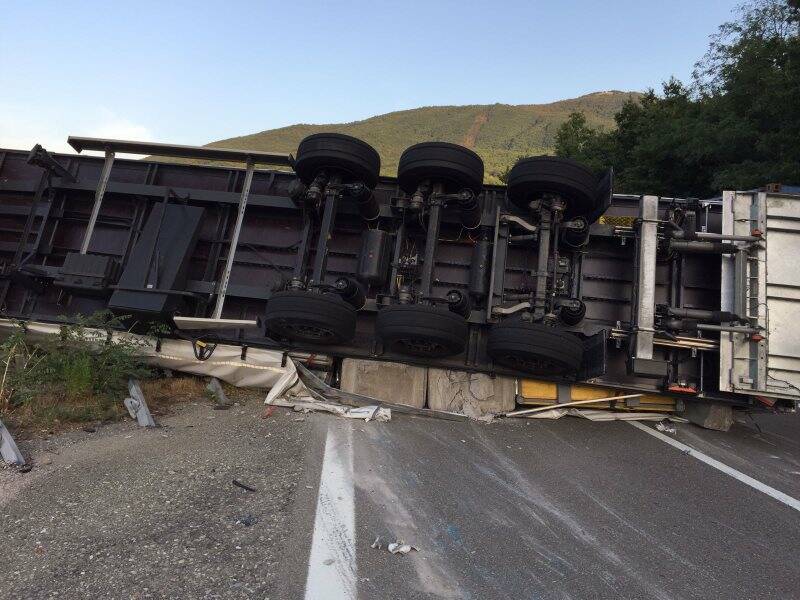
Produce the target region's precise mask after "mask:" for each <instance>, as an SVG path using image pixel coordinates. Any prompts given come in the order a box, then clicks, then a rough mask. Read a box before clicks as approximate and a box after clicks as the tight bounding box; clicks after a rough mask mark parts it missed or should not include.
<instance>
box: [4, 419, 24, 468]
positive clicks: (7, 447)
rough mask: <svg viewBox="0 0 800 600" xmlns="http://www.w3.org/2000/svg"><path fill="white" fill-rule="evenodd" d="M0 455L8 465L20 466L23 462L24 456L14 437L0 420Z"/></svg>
mask: <svg viewBox="0 0 800 600" xmlns="http://www.w3.org/2000/svg"><path fill="white" fill-rule="evenodd" d="M0 456H2V457H3V460H4V461H5V462H7V463H8V464H10V465H18V466H22V465H24V464H25V457H24V456H22V452H20V451H19V448H18V447H17V444H16V442H14V438H13V437H11V432H10V431H9V430H8V428H7V427H6V426H5V425H3V422H2V421H0Z"/></svg>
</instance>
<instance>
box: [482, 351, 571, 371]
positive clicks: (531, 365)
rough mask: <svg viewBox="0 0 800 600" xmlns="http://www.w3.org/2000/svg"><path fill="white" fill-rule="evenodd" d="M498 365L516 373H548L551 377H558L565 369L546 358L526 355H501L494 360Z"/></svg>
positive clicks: (562, 364) (558, 363)
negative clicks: (507, 367) (509, 368)
mask: <svg viewBox="0 0 800 600" xmlns="http://www.w3.org/2000/svg"><path fill="white" fill-rule="evenodd" d="M495 360H496V361H497V362H499V363H502V364H504V365H507V366H509V367H511V368H512V369H515V370H517V371H524V372H526V373H542V374H544V373H549V374H553V375H560V374H562V373H563V372H565V371H566V370H567V369H566V367H565V365H564V363H562V362H560V361H557V360H553V359H552V358H548V357H546V356H538V355H528V356H521V355H519V354H513V353H508V354H501V355H499V356H497V357H496V358H495Z"/></svg>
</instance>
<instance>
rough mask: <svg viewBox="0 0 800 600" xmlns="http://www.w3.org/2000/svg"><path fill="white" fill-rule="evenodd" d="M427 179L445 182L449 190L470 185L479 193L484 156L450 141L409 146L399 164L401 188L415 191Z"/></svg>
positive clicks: (409, 192)
mask: <svg viewBox="0 0 800 600" xmlns="http://www.w3.org/2000/svg"><path fill="white" fill-rule="evenodd" d="M426 180H433V181H435V182H440V183H443V184H444V185H445V193H448V194H449V193H455V192H458V191H460V190H462V189H464V188H467V189H470V190H472V192H473V193H474V194H475V195H476V196H477V195H478V194H480V193H481V189H482V188H483V160H481V157H480V156H478V155H477V154H475V153H474V152H473V151H472V150H470V149H469V148H464V147H463V146H459V145H458V144H449V143H447V142H423V143H422V144H416V145H414V146H411V147H410V148H406V150H405V152H403V154H402V155H401V156H400V162H399V164H398V165H397V182H398V183H399V184H400V189H402V190H403V191H404V192H406V193H407V194H413V193H414V192H416V191H417V188H418V187H419V184H420V183H422V182H424V181H426Z"/></svg>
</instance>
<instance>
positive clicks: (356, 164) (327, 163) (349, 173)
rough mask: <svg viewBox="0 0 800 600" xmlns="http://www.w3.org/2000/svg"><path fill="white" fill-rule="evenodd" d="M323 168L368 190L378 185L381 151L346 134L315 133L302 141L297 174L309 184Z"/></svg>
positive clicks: (295, 167)
mask: <svg viewBox="0 0 800 600" xmlns="http://www.w3.org/2000/svg"><path fill="white" fill-rule="evenodd" d="M321 169H327V170H330V171H335V172H337V173H339V174H341V175H342V176H343V178H344V183H353V182H357V181H360V182H362V183H364V184H365V185H366V186H367V187H368V188H370V189H371V188H374V187H375V186H376V185H377V183H378V175H379V174H380V171H381V157H380V155H379V154H378V151H377V150H375V148H373V147H372V146H370V145H369V144H367V143H366V142H362V141H361V140H359V139H358V138H354V137H351V136H349V135H344V134H342V133H315V134H314V135H309V136H308V137H306V138H304V139H303V141H301V142H300V145H299V146H298V147H297V156H296V157H295V162H294V171H295V173H297V176H298V177H299V178H300V180H301V181H302V182H303V183H305V184H309V183H311V182H312V181H313V180H314V177H316V175H317V173H318V172H319V171H320V170H321Z"/></svg>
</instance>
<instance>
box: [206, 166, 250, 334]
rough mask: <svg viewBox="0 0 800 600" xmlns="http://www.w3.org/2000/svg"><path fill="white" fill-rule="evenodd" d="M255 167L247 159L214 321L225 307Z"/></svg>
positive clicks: (220, 315) (219, 316)
mask: <svg viewBox="0 0 800 600" xmlns="http://www.w3.org/2000/svg"><path fill="white" fill-rule="evenodd" d="M255 166H256V164H255V162H254V161H253V160H252V159H248V161H247V170H246V171H245V174H244V183H243V184H242V195H241V196H240V197H239V212H238V213H237V214H236V224H235V225H234V226H233V235H231V241H230V244H228V258H227V260H226V261H225V270H224V271H223V272H222V277H221V278H220V282H219V288H218V289H217V303H216V304H215V305H214V312H213V313H212V317H213V318H214V319H219V318H221V317H222V307H223V306H224V305H225V295H226V294H227V292H228V283H229V282H230V279H231V271H232V270H233V259H234V258H235V256H236V247H237V246H238V245H239V235H240V234H241V233H242V223H243V222H244V211H245V209H246V208H247V198H248V196H250V186H251V185H252V184H253V172H254V171H255Z"/></svg>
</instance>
